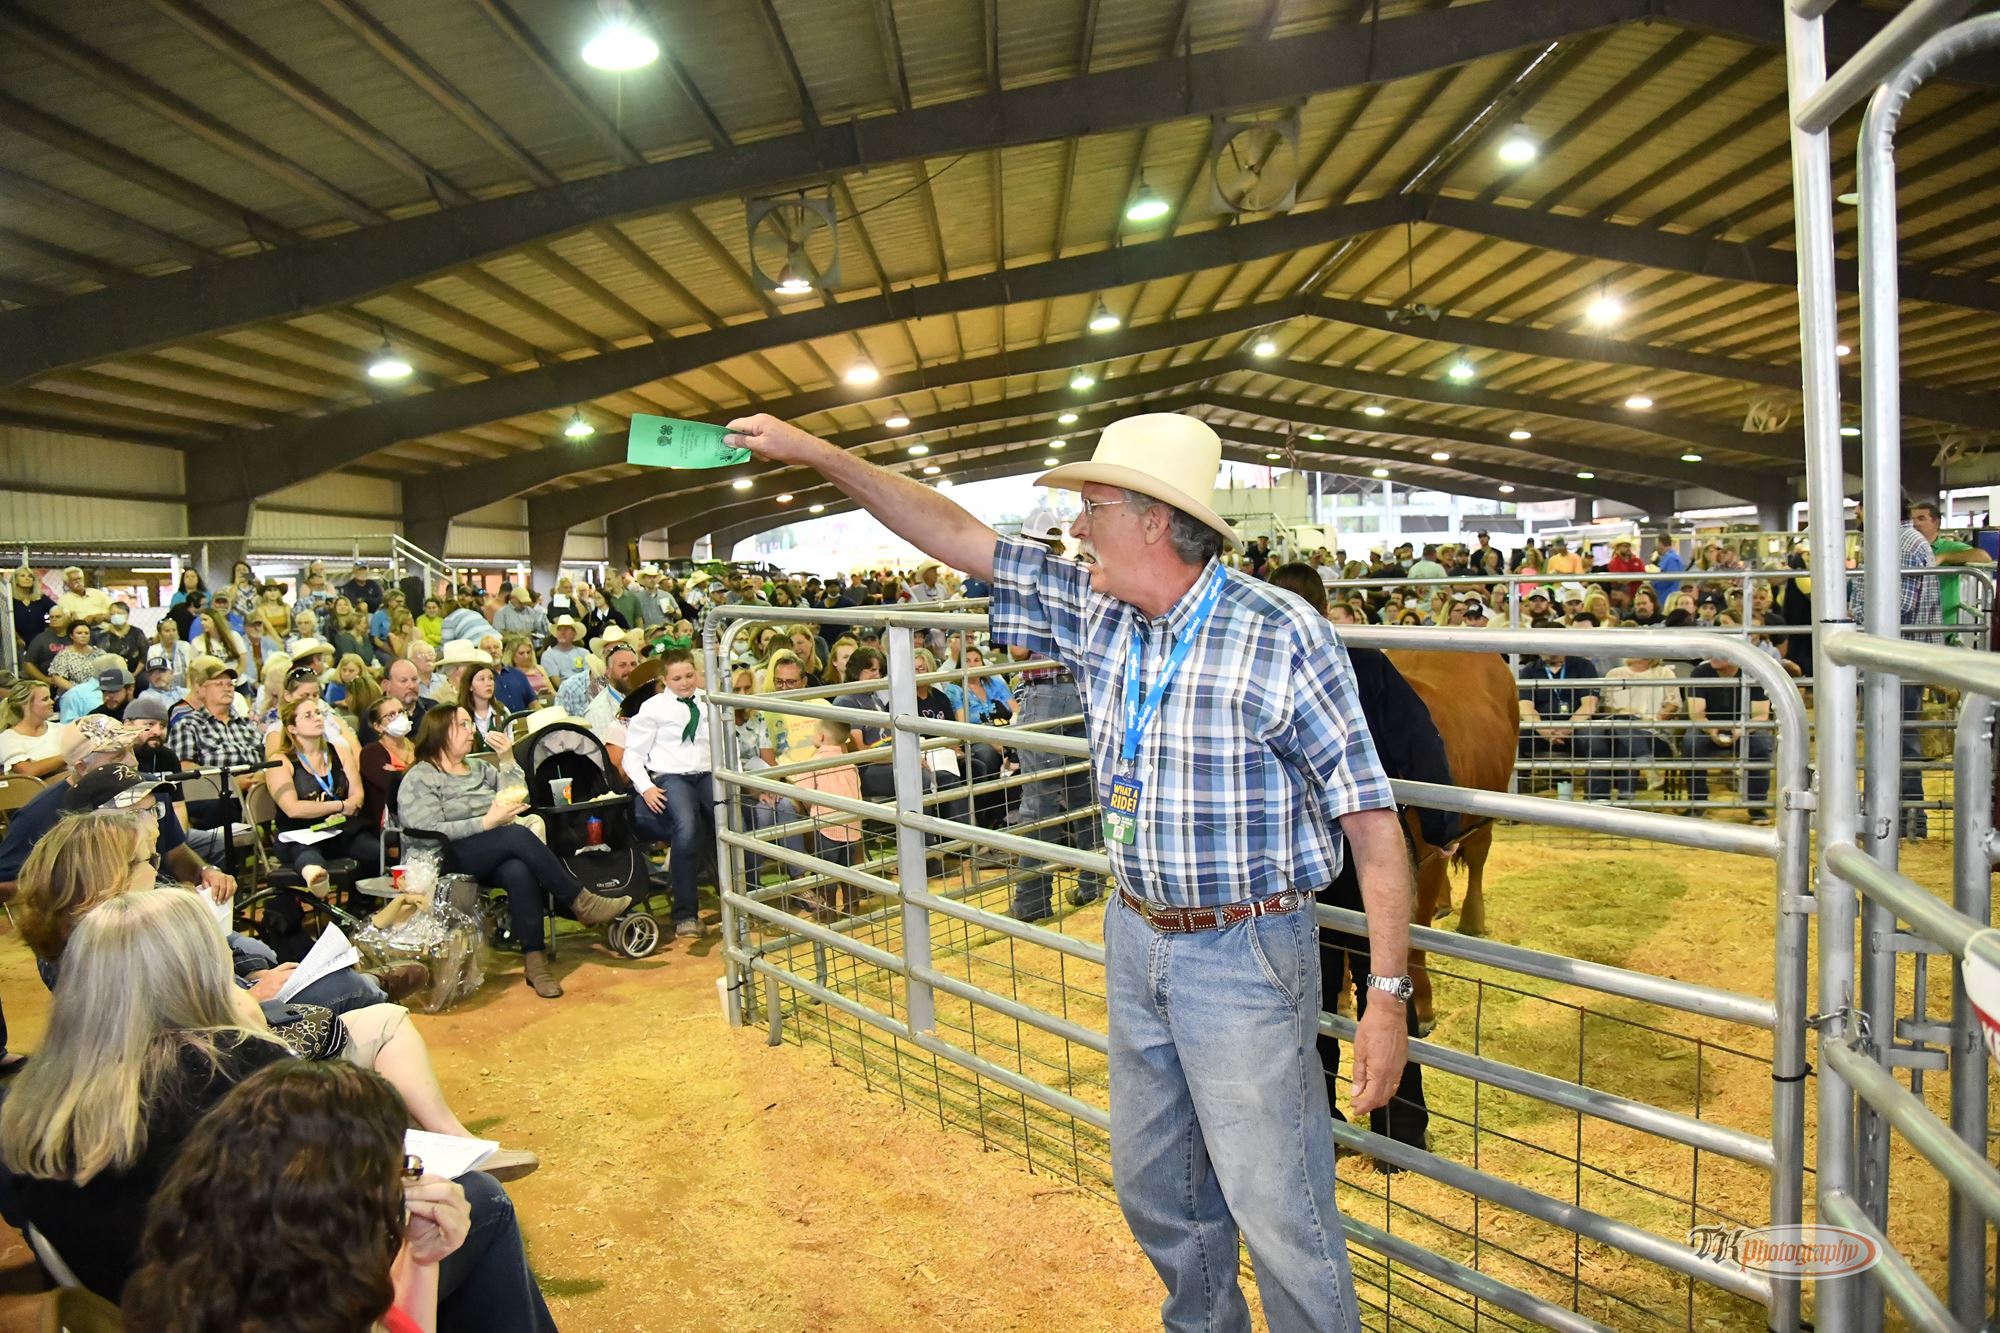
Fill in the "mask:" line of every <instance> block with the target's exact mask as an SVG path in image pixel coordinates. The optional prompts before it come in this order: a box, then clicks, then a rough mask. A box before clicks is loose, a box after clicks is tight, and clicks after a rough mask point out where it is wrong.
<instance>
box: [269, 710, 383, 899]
mask: <svg viewBox="0 0 2000 1333" xmlns="http://www.w3.org/2000/svg"><path fill="white" fill-rule="evenodd" d="M332 711H333V710H332V709H331V708H329V707H328V706H327V704H326V702H325V700H322V699H318V698H314V697H312V696H310V695H308V696H306V697H305V698H301V699H295V700H288V701H287V702H286V703H285V704H284V705H283V706H281V707H280V708H279V710H278V717H279V719H280V722H281V725H282V732H281V734H280V737H279V740H278V757H279V758H280V759H282V760H284V761H285V763H284V766H283V767H281V768H273V769H267V770H265V773H264V784H265V785H266V786H267V787H269V788H270V791H271V799H272V800H273V801H274V802H276V804H277V807H278V818H277V825H278V834H279V836H278V855H279V856H281V857H283V858H284V861H285V864H286V865H288V866H290V867H291V868H292V869H294V870H296V871H298V872H299V875H300V877H301V878H303V879H304V880H305V882H306V888H308V889H312V890H317V889H318V888H319V887H320V886H321V885H323V884H325V883H326V881H327V866H328V865H329V864H330V863H331V862H334V861H338V860H355V861H358V860H360V859H361V858H362V857H363V856H364V855H365V854H366V853H367V852H368V851H370V850H371V849H372V848H373V845H374V841H375V830H374V829H371V828H369V827H367V826H366V824H364V823H363V821H362V820H360V819H359V818H357V816H359V815H360V813H361V804H362V801H363V799H364V796H365V793H364V792H363V791H362V787H361V766H360V763H359V762H358V756H355V755H351V754H347V753H344V752H341V751H336V750H335V749H334V748H333V746H332V745H331V744H330V743H329V742H328V739H327V725H326V724H327V720H328V718H329V717H330V716H331V715H332ZM336 818H337V819H338V820H339V821H340V822H339V823H338V824H337V825H336V826H335V827H334V828H333V829H332V832H333V836H332V837H330V838H326V839H324V840H322V841H319V842H314V843H310V844H306V843H299V842H289V841H287V840H286V839H285V837H284V835H285V834H287V833H295V832H303V831H306V830H309V829H312V828H315V827H317V826H319V825H322V824H326V823H327V822H328V821H330V820H334V819H336Z"/></svg>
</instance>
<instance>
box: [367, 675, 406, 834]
mask: <svg viewBox="0 0 2000 1333" xmlns="http://www.w3.org/2000/svg"><path fill="white" fill-rule="evenodd" d="M367 720H368V727H369V730H371V731H373V732H374V733H375V739H374V740H372V741H370V742H369V743H368V744H366V745H364V746H362V747H361V788H362V798H361V819H360V823H361V827H363V828H365V829H369V830H371V831H372V830H377V829H380V828H381V827H382V823H383V816H384V812H386V811H389V810H393V809H395V808H396V789H397V788H398V787H400V786H401V785H402V783H403V774H405V773H407V772H409V771H410V764H411V762H412V761H413V760H414V759H415V758H416V757H417V754H416V746H414V745H412V744H411V743H410V726H411V723H410V715H409V713H408V712H406V711H405V710H404V708H403V704H402V701H401V700H400V699H398V698H396V697H395V696H394V695H392V694H385V695H383V696H382V697H381V698H379V699H377V700H376V701H375V703H374V705H373V706H372V707H370V708H369V710H368V713H367Z"/></svg>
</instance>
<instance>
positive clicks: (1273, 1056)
mask: <svg viewBox="0 0 2000 1333" xmlns="http://www.w3.org/2000/svg"><path fill="white" fill-rule="evenodd" d="M1311 901H1312V898H1311V895H1309V894H1308V895H1306V903H1307V906H1306V907H1304V908H1301V909H1300V910H1298V911H1295V912H1285V913H1282V914H1279V915H1274V916H1266V917H1258V918H1255V919H1253V920H1250V921H1246V922H1243V923H1241V924H1238V925H1234V926H1227V927H1224V928H1222V929H1219V930H1205V931H1197V932H1194V933H1192V934H1186V935H1177V934H1164V933H1159V932H1156V931H1154V930H1153V928H1152V927H1151V926H1148V925H1147V924H1146V923H1145V922H1144V921H1143V920H1142V919H1140V917H1139V916H1138V914H1137V913H1135V912H1133V911H1131V910H1130V909H1129V908H1127V907H1125V906H1124V904H1123V902H1122V900H1121V901H1118V902H1113V903H1112V904H1111V906H1110V908H1109V909H1108V910H1107V911H1106V912H1105V914H1104V953H1105V989H1106V991H1107V993H1108V996H1109V1003H1110V1022H1111V1027H1110V1050H1111V1175H1112V1181H1113V1183H1114V1184H1115V1185H1116V1186H1117V1189H1118V1206H1119V1208H1120V1209H1122V1210H1123V1211H1124V1214H1125V1220H1126V1223H1127V1224H1128V1225H1129V1226H1130V1227H1131V1228H1132V1235H1133V1238H1134V1239H1136V1240H1137V1241H1138V1242H1139V1246H1140V1248H1141V1249H1143V1250H1145V1252H1146V1257H1147V1258H1148V1259H1150V1260H1152V1263H1153V1268H1154V1270H1155V1271H1156V1272H1158V1273H1159V1275H1160V1280H1161V1281H1162V1282H1164V1283H1165V1284H1166V1288H1167V1297H1166V1300H1165V1301H1164V1302H1163V1303H1162V1304H1161V1306H1160V1322H1161V1325H1162V1327H1163V1328H1164V1329H1166V1330H1168V1331H1169V1333H1181V1331H1182V1330H1189V1331H1192V1330H1197V1329H1198V1330H1202V1331H1203V1333H1249V1329H1250V1310H1249V1307H1248V1305H1247V1304H1246V1303H1245V1301H1244V1299H1243V1292H1242V1290H1241V1288H1240V1287H1239V1286H1238V1285H1237V1281H1236V1263H1237V1258H1236V1255H1237V1251H1236V1241H1237V1234H1238V1228H1239V1227H1240V1228H1241V1229H1242V1236H1243V1238H1244V1239H1245V1240H1247V1241H1248V1242H1249V1244H1250V1257H1251V1260H1252V1262H1253V1263H1254V1264H1255V1265H1256V1271H1257V1290H1258V1293H1259V1294H1260V1295H1261V1296H1262V1297H1263V1301H1264V1316H1265V1318H1266V1319H1267V1320H1268V1321H1269V1323H1270V1327H1271V1329H1272V1333H1335V1331H1339V1333H1353V1331H1355V1330H1358V1329H1359V1328H1360V1327H1361V1322H1360V1313H1359V1309H1358V1307H1357V1306H1356V1304H1355V1296H1354V1275H1353V1272H1352V1270H1351V1269H1350V1268H1349V1267H1348V1262H1347V1241H1346V1238H1345V1236H1344V1235H1343V1234H1342V1232H1341V1225H1340V1209H1339V1206H1338V1205H1337V1204H1336V1203H1335V1201H1334V1194H1333V1134H1332V1132H1331V1129H1330V1121H1331V1118H1332V1110H1331V1107H1330V1106H1329V1105H1328V1103H1327V1094H1326V1073H1325V1070H1324V1068H1323V1067H1322V1066H1321V1064H1320V1058H1319V1050H1318V1047H1317V1045H1316V1044H1315V1040H1314V1039H1315V1036H1316V1035H1317V1032H1318V1025H1319V1002H1320V962H1319V939H1318V931H1317V930H1316V929H1315V927H1314V923H1313V917H1312V915H1311V911H1310V904H1311Z"/></svg>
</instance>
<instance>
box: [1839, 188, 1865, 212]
mask: <svg viewBox="0 0 2000 1333" xmlns="http://www.w3.org/2000/svg"><path fill="white" fill-rule="evenodd" d="M1833 197H1834V200H1835V202H1837V203H1842V204H1846V205H1847V206H1848V207H1849V208H1852V207H1854V206H1855V205H1856V204H1858V203H1860V202H1861V191H1859V190H1844V191H1842V192H1841V193H1839V194H1837V195H1835V196H1833Z"/></svg>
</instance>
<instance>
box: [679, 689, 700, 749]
mask: <svg viewBox="0 0 2000 1333" xmlns="http://www.w3.org/2000/svg"><path fill="white" fill-rule="evenodd" d="M681 702H682V703H684V704H686V705H687V706H688V720H687V725H686V726H685V727H682V728H681V739H682V740H684V741H691V740H693V739H694V733H695V729H696V728H698V727H700V726H701V706H700V705H699V704H697V703H696V702H695V701H694V696H693V695H692V694H690V695H689V696H688V697H687V698H685V699H683V700H681Z"/></svg>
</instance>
